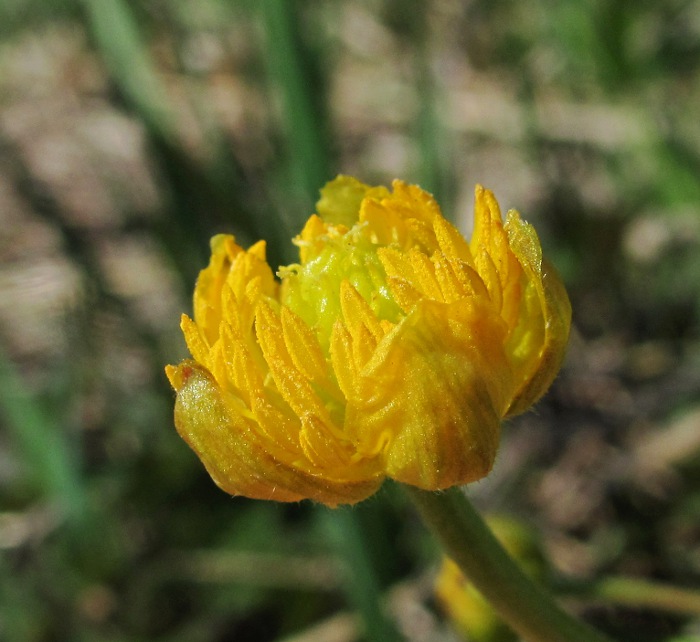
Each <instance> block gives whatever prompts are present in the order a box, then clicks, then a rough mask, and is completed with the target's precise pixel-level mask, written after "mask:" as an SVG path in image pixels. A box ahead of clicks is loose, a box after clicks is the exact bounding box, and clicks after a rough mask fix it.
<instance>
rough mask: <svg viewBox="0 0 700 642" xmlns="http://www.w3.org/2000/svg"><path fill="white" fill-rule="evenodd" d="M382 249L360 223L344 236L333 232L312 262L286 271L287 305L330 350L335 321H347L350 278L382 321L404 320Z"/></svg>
mask: <svg viewBox="0 0 700 642" xmlns="http://www.w3.org/2000/svg"><path fill="white" fill-rule="evenodd" d="M332 231H333V230H331V232H332ZM378 247H380V246H379V245H378V244H376V243H373V242H372V240H371V238H370V237H369V235H368V234H367V233H366V230H365V224H363V223H356V224H355V225H354V226H353V227H352V228H351V229H350V230H348V231H347V232H346V233H344V234H342V233H337V234H336V233H331V234H329V235H328V237H327V238H325V239H324V247H323V249H322V250H321V251H320V252H319V253H318V254H317V255H316V256H315V257H314V258H312V259H311V260H309V261H307V262H306V263H304V264H301V265H299V264H295V265H290V266H288V267H286V268H282V269H281V270H280V276H281V277H282V281H283V284H284V285H283V289H282V303H283V304H284V305H286V306H288V307H289V308H290V309H291V310H292V311H293V312H294V313H296V314H297V315H299V316H300V317H301V318H302V319H303V320H304V321H305V322H306V323H307V324H308V325H310V326H311V327H312V328H315V329H316V332H317V335H318V339H319V341H320V343H321V345H322V346H323V347H324V348H327V347H328V345H329V342H330V335H331V330H332V328H333V324H334V323H335V320H336V319H338V318H341V319H342V311H341V307H340V284H341V282H342V281H344V280H348V281H350V283H352V285H353V286H354V287H355V288H356V289H357V291H358V292H359V293H360V294H361V295H362V297H363V298H364V299H365V301H367V303H369V305H370V307H371V308H372V311H373V312H374V314H375V315H376V316H377V317H378V318H379V319H386V320H388V321H391V322H394V323H395V322H396V321H397V320H398V319H399V317H400V315H401V309H400V308H399V306H398V305H397V303H396V301H394V298H393V297H392V295H391V291H390V289H389V286H388V285H387V280H386V273H385V271H384V267H383V266H382V263H381V261H380V260H379V256H378V255H377V249H378Z"/></svg>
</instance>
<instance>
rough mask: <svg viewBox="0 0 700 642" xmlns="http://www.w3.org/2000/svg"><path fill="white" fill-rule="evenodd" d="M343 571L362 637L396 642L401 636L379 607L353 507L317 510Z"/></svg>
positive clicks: (378, 594)
mask: <svg viewBox="0 0 700 642" xmlns="http://www.w3.org/2000/svg"><path fill="white" fill-rule="evenodd" d="M318 511H319V512H318V513H317V514H318V515H319V518H320V520H321V526H322V528H323V529H324V530H325V532H326V533H327V534H328V537H329V539H330V540H331V542H332V543H333V545H334V548H335V551H336V554H337V555H338V556H339V558H340V561H341V563H342V565H343V570H344V589H345V592H346V594H347V596H348V600H349V601H350V603H351V604H352V606H353V607H354V608H355V609H357V611H358V613H359V614H360V616H361V617H362V621H363V623H364V628H365V630H364V633H365V635H364V636H363V637H364V638H365V639H367V640H372V642H398V641H399V640H401V636H400V635H399V633H398V631H397V630H396V629H395V627H394V625H393V624H392V623H391V621H390V620H388V619H387V618H386V617H385V615H384V613H383V611H382V608H381V604H382V599H381V591H380V588H379V582H378V580H377V576H376V573H375V570H374V567H373V565H372V561H371V559H370V555H369V551H368V548H367V540H366V537H365V533H364V531H363V529H362V527H361V525H360V522H359V517H358V514H357V511H356V509H355V508H348V507H345V508H338V509H336V510H333V511H329V510H327V509H325V508H319V509H318Z"/></svg>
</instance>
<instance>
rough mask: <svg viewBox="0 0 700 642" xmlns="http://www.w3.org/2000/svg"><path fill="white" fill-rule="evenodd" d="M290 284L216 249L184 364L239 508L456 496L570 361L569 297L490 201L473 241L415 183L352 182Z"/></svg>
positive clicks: (207, 440) (254, 254)
mask: <svg viewBox="0 0 700 642" xmlns="http://www.w3.org/2000/svg"><path fill="white" fill-rule="evenodd" d="M321 194H322V197H321V200H320V201H319V203H318V206H317V212H318V214H316V215H314V216H312V217H311V218H310V219H309V221H308V222H307V224H306V226H305V227H304V229H303V231H302V232H301V234H300V235H299V236H298V237H297V238H296V239H295V243H296V244H297V245H298V246H299V250H300V262H299V263H298V264H294V265H290V266H287V267H284V268H280V270H279V271H278V276H279V277H280V280H281V283H280V282H279V281H278V280H276V279H275V278H274V275H273V272H272V270H271V269H270V267H269V266H268V264H267V262H266V260H265V247H264V244H263V243H258V244H256V245H254V246H253V247H251V248H250V249H248V250H247V251H245V250H243V249H242V248H240V247H239V246H238V245H237V244H236V243H235V239H234V238H233V237H232V236H225V235H220V236H217V237H214V239H213V240H212V259H211V261H210V264H209V266H208V267H207V268H205V269H204V270H203V271H202V273H201V274H200V277H199V280H198V282H197V286H196V288H195V294H194V320H192V319H190V318H189V317H187V316H184V317H183V322H182V329H183V333H184V335H185V338H186V341H187V345H188V347H189V350H190V353H191V354H192V357H193V359H192V360H188V361H185V362H183V363H182V364H180V365H179V366H168V368H167V374H168V377H169V379H170V381H171V384H172V385H173V388H174V389H175V390H176V392H177V401H176V408H175V423H176V426H177V429H178V431H179V433H180V434H181V435H182V437H183V438H184V439H185V440H186V441H187V442H188V443H189V444H190V446H191V447H192V448H193V449H194V450H195V452H196V453H197V454H198V455H199V457H200V458H201V459H202V461H203V463H204V465H205V466H206V468H207V470H208V471H209V473H210V474H211V476H212V478H213V479H214V480H215V481H216V483H217V484H218V485H219V486H221V487H222V488H223V489H224V490H226V491H227V492H229V493H231V494H235V495H245V496H247V497H254V498H263V499H274V500H278V501H297V500H299V499H304V498H310V499H313V500H315V501H319V502H323V503H325V504H328V505H330V506H335V505H338V504H343V503H354V502H357V501H360V500H361V499H364V498H365V497H367V496H368V495H370V494H372V493H373V492H375V491H376V489H377V488H378V487H379V486H380V484H381V483H382V481H383V479H385V478H386V477H390V478H393V479H395V480H397V481H400V482H404V483H408V484H412V485H415V486H418V487H420V488H424V489H442V488H447V487H449V486H452V485H455V484H463V483H467V482H470V481H474V480H476V479H479V478H481V477H483V476H484V475H486V474H488V472H489V470H490V469H491V467H492V465H493V462H494V459H495V456H496V452H497V448H498V441H499V434H500V423H501V421H502V419H503V418H504V417H506V416H510V415H513V414H517V413H518V412H522V411H524V410H525V409H527V408H528V407H529V406H530V405H531V404H532V403H533V402H534V401H536V400H537V399H538V398H539V397H540V396H541V395H542V394H543V393H544V391H545V390H546V388H547V387H548V386H549V384H550V383H551V381H552V379H553V378H554V376H555V375H556V372H557V370H558V368H559V365H560V363H561V359H562V357H563V353H564V349H565V345H566V341H567V338H568V328H569V322H570V307H569V303H568V298H567V297H566V292H565V290H564V288H563V285H562V284H561V282H560V280H559V279H558V277H557V275H556V273H555V272H554V271H553V269H552V268H551V266H550V265H549V264H548V263H547V261H546V260H545V259H543V258H542V255H541V249H540V245H539V240H538V239H537V235H536V233H535V232H534V230H533V228H532V227H531V226H529V225H528V224H526V223H524V222H523V221H522V220H521V219H520V217H519V216H518V214H517V213H515V212H510V213H509V214H508V217H507V220H506V222H505V224H504V223H503V222H502V218H501V214H500V211H499V209H498V204H497V202H496V200H495V198H494V197H493V194H492V193H491V192H489V191H487V190H484V189H483V188H481V187H477V190H476V209H475V225H474V234H473V236H472V239H471V241H470V242H467V241H466V240H465V239H464V238H463V237H462V236H461V234H460V233H459V232H458V231H457V230H456V229H455V228H454V227H453V226H452V225H451V224H450V223H449V222H447V221H446V220H445V219H444V218H443V217H442V215H441V213H440V209H439V207H438V205H437V203H436V202H435V201H434V199H433V198H432V197H431V196H430V195H429V194H427V193H426V192H424V191H423V190H421V189H420V188H418V187H416V186H411V185H406V184H405V183H403V182H401V181H395V182H394V184H393V186H392V191H391V192H390V191H389V190H387V189H386V188H384V187H370V186H367V185H363V184H362V183H360V182H359V181H357V180H356V179H353V178H350V177H342V176H341V177H338V178H337V179H335V180H334V181H331V182H330V183H329V184H328V185H327V186H326V187H325V188H324V189H323V190H322V192H321Z"/></svg>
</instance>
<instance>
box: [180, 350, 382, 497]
mask: <svg viewBox="0 0 700 642" xmlns="http://www.w3.org/2000/svg"><path fill="white" fill-rule="evenodd" d="M168 374H169V377H170V380H171V382H173V385H175V386H176V387H177V400H176V403H175V425H176V427H177V429H178V432H179V433H180V435H181V437H182V438H183V439H184V440H185V441H186V442H187V443H188V444H189V445H190V447H191V448H192V449H193V450H194V451H195V452H196V453H197V455H198V457H199V458H200V459H201V461H202V463H203V464H204V465H205V467H206V469H207V471H208V472H209V474H210V475H211V477H212V479H213V480H214V481H215V482H216V483H217V484H218V485H219V486H220V487H221V488H222V489H223V490H225V491H226V492H228V493H230V494H231V495H244V496H246V497H251V498H254V499H273V500H276V501H284V502H290V501H298V500H300V499H304V498H311V499H314V500H316V501H319V502H323V503H325V504H328V505H330V506H337V505H338V504H353V503H355V502H358V501H360V500H362V499H364V498H365V497H367V496H369V495H371V494H372V493H374V492H375V491H376V490H377V488H378V486H379V484H380V483H381V477H379V476H375V477H373V478H360V479H350V480H342V479H341V480H337V479H329V478H326V477H324V476H322V475H318V474H312V473H309V472H307V471H304V470H300V469H298V468H296V467H295V465H294V462H292V461H290V460H289V456H288V454H285V452H284V451H280V450H279V449H278V448H276V447H275V445H274V444H271V443H269V442H267V441H266V440H265V439H264V438H261V436H260V435H259V434H258V432H257V430H256V422H255V421H254V420H252V419H251V418H250V417H249V416H248V415H247V413H246V412H245V411H244V410H242V408H243V406H242V404H241V403H240V402H239V401H237V400H235V399H234V398H232V397H231V396H230V395H226V394H225V393H223V392H222V391H221V390H220V389H219V388H218V386H217V385H216V382H215V381H214V380H213V378H212V377H211V375H210V374H209V373H208V372H207V371H206V370H204V369H202V368H201V367H199V366H198V365H197V364H196V363H194V362H193V361H185V362H183V363H182V364H180V365H179V366H177V367H173V366H170V368H169V371H168Z"/></svg>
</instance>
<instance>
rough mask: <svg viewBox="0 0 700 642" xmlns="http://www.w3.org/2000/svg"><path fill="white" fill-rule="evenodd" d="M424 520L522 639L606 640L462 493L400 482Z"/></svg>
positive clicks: (545, 641) (558, 641)
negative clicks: (528, 571)
mask: <svg viewBox="0 0 700 642" xmlns="http://www.w3.org/2000/svg"><path fill="white" fill-rule="evenodd" d="M404 489H405V490H406V492H407V493H408V495H409V497H410V498H411V499H412V500H413V503H414V504H415V505H416V506H417V508H418V510H419V512H420V514H421V516H422V517H423V520H424V521H425V523H426V524H427V525H428V526H429V527H430V528H431V529H432V531H433V532H434V533H435V535H437V537H438V539H439V540H440V542H441V543H442V545H443V546H444V548H445V550H446V552H447V554H448V555H449V556H450V557H451V558H452V559H453V560H454V561H455V562H456V563H457V564H458V565H459V566H460V568H461V569H462V571H463V572H464V573H465V575H466V576H467V577H468V578H469V580H470V581H471V582H472V584H474V586H475V587H476V588H477V589H478V590H479V591H480V592H481V594H482V595H483V596H484V597H485V598H486V599H487V600H488V601H489V602H490V603H491V605H492V606H493V607H494V608H495V609H496V611H498V613H499V615H500V616H501V617H502V618H503V620H504V621H505V622H506V623H507V624H508V625H509V626H510V627H511V628H512V629H513V630H514V631H516V632H517V633H518V634H520V635H521V636H522V637H523V638H524V639H525V640H527V641H528V642H562V640H566V641H567V642H610V639H609V638H607V637H606V636H604V635H603V634H602V633H599V632H597V631H595V630H594V629H592V628H590V627H589V626H588V625H586V624H584V623H583V622H581V621H579V620H577V619H576V618H574V617H572V616H571V615H569V614H568V613H566V612H565V611H563V610H562V609H561V608H560V607H559V605H557V603H556V602H555V601H554V600H553V599H552V597H551V596H550V595H549V594H548V593H547V592H546V591H544V590H543V589H542V588H541V587H540V586H539V585H537V584H535V583H534V582H533V581H532V580H530V579H529V578H528V577H527V576H526V575H525V574H524V573H523V572H522V571H521V570H520V568H519V567H518V565H517V564H516V563H515V562H514V561H513V560H512V559H511V557H510V556H509V555H508V553H506V552H505V550H503V547H502V546H501V545H500V544H499V543H498V541H497V540H496V538H495V537H494V536H493V534H492V533H491V531H490V529H489V528H488V526H486V524H485V523H484V521H483V519H482V518H481V517H480V515H479V514H478V513H477V512H476V510H475V509H474V507H473V506H472V504H471V503H470V502H469V500H468V499H467V497H466V495H465V494H464V493H463V492H462V491H461V490H460V489H459V488H457V487H453V488H450V489H449V490H447V491H444V492H442V493H434V492H428V491H424V490H420V489H418V488H415V487H412V486H404Z"/></svg>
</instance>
